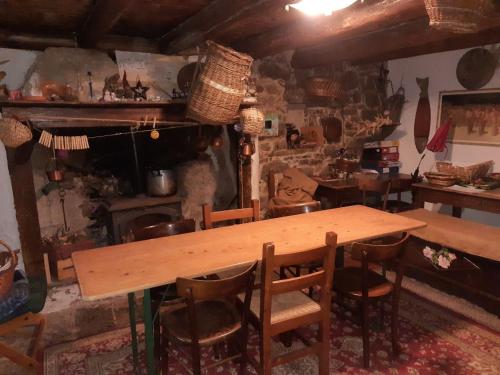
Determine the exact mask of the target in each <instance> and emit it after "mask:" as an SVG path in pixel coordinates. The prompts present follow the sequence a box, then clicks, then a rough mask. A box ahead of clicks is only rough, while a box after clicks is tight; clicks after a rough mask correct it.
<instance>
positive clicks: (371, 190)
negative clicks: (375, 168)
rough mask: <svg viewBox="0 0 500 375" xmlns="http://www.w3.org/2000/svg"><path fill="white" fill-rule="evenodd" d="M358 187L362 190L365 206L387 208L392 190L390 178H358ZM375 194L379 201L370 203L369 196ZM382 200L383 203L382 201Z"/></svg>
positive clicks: (384, 209)
mask: <svg viewBox="0 0 500 375" xmlns="http://www.w3.org/2000/svg"><path fill="white" fill-rule="evenodd" d="M358 189H359V190H360V191H361V196H362V203H363V205H365V206H370V207H373V208H378V209H381V210H383V211H386V210H387V200H388V199H389V192H390V190H391V181H390V180H379V179H373V178H360V179H358ZM369 195H374V196H375V198H376V199H377V201H376V202H375V204H374V205H373V204H368V199H367V198H368V196H369ZM380 202H381V203H380Z"/></svg>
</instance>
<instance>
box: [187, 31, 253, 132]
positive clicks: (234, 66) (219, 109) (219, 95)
mask: <svg viewBox="0 0 500 375" xmlns="http://www.w3.org/2000/svg"><path fill="white" fill-rule="evenodd" d="M252 61H253V59H252V58H251V57H250V56H248V55H246V54H243V53H239V52H236V51H234V50H232V49H230V48H226V47H223V46H220V45H218V44H216V43H214V42H210V41H209V42H208V52H207V58H206V63H205V65H204V67H203V69H202V71H201V73H200V75H199V76H198V78H197V80H196V81H195V83H194V85H193V88H192V92H191V97H190V99H189V102H188V106H187V112H186V116H187V117H189V118H192V119H193V120H196V121H199V122H200V123H203V124H211V125H227V124H231V123H233V122H234V121H235V119H236V118H237V114H238V110H239V107H240V104H241V101H242V99H243V97H244V96H245V93H246V79H247V78H248V76H249V75H250V67H251V65H252Z"/></svg>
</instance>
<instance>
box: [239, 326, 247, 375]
mask: <svg viewBox="0 0 500 375" xmlns="http://www.w3.org/2000/svg"><path fill="white" fill-rule="evenodd" d="M244 331H245V330H244ZM247 343H248V332H242V334H241V335H240V343H239V344H240V347H239V350H240V353H241V360H240V375H245V374H246V373H247V363H248V345H247Z"/></svg>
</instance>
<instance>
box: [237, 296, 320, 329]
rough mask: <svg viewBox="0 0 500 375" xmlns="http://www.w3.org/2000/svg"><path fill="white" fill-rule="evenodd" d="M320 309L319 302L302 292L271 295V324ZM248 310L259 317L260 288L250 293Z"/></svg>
mask: <svg viewBox="0 0 500 375" xmlns="http://www.w3.org/2000/svg"><path fill="white" fill-rule="evenodd" d="M239 297H240V299H242V298H243V296H242V295H240V296H239ZM320 310H321V308H320V306H319V304H318V303H316V302H315V301H314V300H312V299H311V298H309V297H308V296H306V295H305V294H304V293H302V292H298V291H295V292H289V293H282V294H277V295H274V296H273V301H272V305H271V324H275V323H279V322H282V321H285V320H289V319H293V318H297V317H300V316H303V315H307V314H311V313H315V312H319V311H320ZM250 311H252V313H253V314H254V315H255V316H256V317H257V318H260V290H254V291H253V293H252V301H251V303H250Z"/></svg>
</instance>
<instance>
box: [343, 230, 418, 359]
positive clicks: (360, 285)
mask: <svg viewBox="0 0 500 375" xmlns="http://www.w3.org/2000/svg"><path fill="white" fill-rule="evenodd" d="M409 237H410V236H409V234H405V235H404V236H403V237H402V238H395V241H396V242H393V243H384V244H373V243H354V244H353V245H352V249H351V257H352V258H353V259H355V260H360V261H361V267H345V268H339V269H337V270H336V271H335V277H334V280H333V290H334V291H335V292H336V293H337V296H338V300H339V302H341V301H343V300H344V298H348V299H351V300H353V301H355V302H356V303H357V304H358V306H359V307H360V310H361V318H362V319H361V327H362V331H363V365H364V367H365V368H368V367H369V365H370V351H369V349H370V348H369V319H368V314H369V306H370V304H373V303H376V302H381V299H384V298H388V297H390V296H392V309H391V310H392V314H391V336H392V350H393V353H394V355H395V356H397V355H398V354H399V347H398V309H399V296H400V291H401V281H402V279H403V272H404V262H403V255H404V250H405V247H406V244H407V242H408V240H409ZM389 261H396V262H397V268H396V280H395V281H394V283H392V282H390V281H389V280H387V279H386V278H385V277H384V276H383V275H380V274H379V273H377V272H375V271H374V270H372V269H370V268H369V263H385V262H389ZM381 306H382V307H381V308H382V309H383V305H381ZM381 312H383V310H382V311H381ZM382 320H383V318H382Z"/></svg>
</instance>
